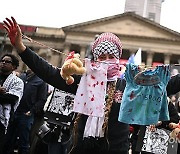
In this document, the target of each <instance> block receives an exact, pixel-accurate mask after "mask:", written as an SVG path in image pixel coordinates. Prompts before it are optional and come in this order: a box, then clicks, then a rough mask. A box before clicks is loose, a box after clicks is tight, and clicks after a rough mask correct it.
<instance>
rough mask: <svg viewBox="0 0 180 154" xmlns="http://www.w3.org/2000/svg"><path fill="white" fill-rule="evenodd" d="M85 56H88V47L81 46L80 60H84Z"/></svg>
mask: <svg viewBox="0 0 180 154" xmlns="http://www.w3.org/2000/svg"><path fill="white" fill-rule="evenodd" d="M85 54H86V46H84V45H83V46H82V45H81V51H80V58H81V59H84V58H85Z"/></svg>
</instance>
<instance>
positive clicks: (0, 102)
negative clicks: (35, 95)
mask: <svg viewBox="0 0 180 154" xmlns="http://www.w3.org/2000/svg"><path fill="white" fill-rule="evenodd" d="M18 66H19V60H18V59H17V57H16V56H14V55H12V54H4V55H3V56H2V57H1V58H0V154H2V149H3V146H4V140H5V131H6V129H7V128H8V125H9V123H10V121H11V119H13V113H14V111H15V110H16V109H17V106H18V105H19V102H20V99H21V97H22V95H23V88H24V83H23V81H22V80H21V79H20V78H19V77H17V76H16V74H15V73H14V71H15V70H16V69H17V67H18Z"/></svg>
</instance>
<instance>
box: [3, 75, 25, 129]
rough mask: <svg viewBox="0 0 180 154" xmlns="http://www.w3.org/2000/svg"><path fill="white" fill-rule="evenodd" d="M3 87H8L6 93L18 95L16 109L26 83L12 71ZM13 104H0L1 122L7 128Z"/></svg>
mask: <svg viewBox="0 0 180 154" xmlns="http://www.w3.org/2000/svg"><path fill="white" fill-rule="evenodd" d="M3 87H4V88H5V89H6V93H9V94H12V95H15V96H18V98H19V99H18V100H17V101H16V103H15V105H14V111H15V110H16V109H17V107H18V105H19V102H20V100H21V98H22V95H23V89H24V83H23V81H22V80H21V79H20V78H19V77H17V76H16V74H15V73H14V72H13V73H11V74H10V75H9V76H8V77H7V79H6V80H5V82H4V83H3ZM10 111H11V104H0V122H1V123H2V124H3V125H4V126H5V127H6V128H7V126H8V123H9V118H10Z"/></svg>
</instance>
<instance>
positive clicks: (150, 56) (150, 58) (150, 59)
mask: <svg viewBox="0 0 180 154" xmlns="http://www.w3.org/2000/svg"><path fill="white" fill-rule="evenodd" d="M153 55H154V52H151V51H148V52H147V59H146V65H147V66H151V65H152V62H153Z"/></svg>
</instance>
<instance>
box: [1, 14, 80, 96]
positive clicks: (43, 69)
mask: <svg viewBox="0 0 180 154" xmlns="http://www.w3.org/2000/svg"><path fill="white" fill-rule="evenodd" d="M3 22H4V28H5V29H6V31H7V33H8V36H9V39H10V41H11V44H12V45H13V46H14V47H15V48H16V49H17V51H18V53H19V55H20V57H21V59H22V60H23V62H24V63H25V64H26V65H27V66H28V67H29V68H31V70H32V71H33V72H34V73H35V74H37V75H38V76H39V77H40V78H41V79H43V80H44V81H45V82H47V83H49V84H51V85H52V86H54V87H56V88H58V89H61V90H63V91H66V92H70V93H73V94H75V93H76V90H77V84H78V83H79V77H78V76H75V82H74V83H73V84H72V85H67V84H66V82H65V80H64V79H63V78H62V77H61V75H60V69H59V68H57V67H54V66H52V65H51V64H49V63H48V62H47V61H45V60H44V59H43V58H41V57H40V56H39V55H37V54H36V53H35V52H33V51H32V50H31V49H30V48H28V47H26V46H25V45H24V44H23V42H22V33H21V29H20V27H19V25H18V24H17V22H16V20H15V19H14V18H13V17H11V20H10V19H8V18H6V21H3Z"/></svg>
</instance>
